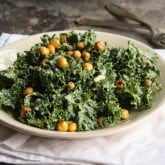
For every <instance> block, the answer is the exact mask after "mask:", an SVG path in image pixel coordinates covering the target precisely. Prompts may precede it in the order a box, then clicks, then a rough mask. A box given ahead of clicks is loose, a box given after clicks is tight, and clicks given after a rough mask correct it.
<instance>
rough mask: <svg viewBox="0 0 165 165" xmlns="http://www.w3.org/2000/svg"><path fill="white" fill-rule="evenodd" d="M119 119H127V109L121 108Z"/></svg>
mask: <svg viewBox="0 0 165 165" xmlns="http://www.w3.org/2000/svg"><path fill="white" fill-rule="evenodd" d="M121 119H122V120H128V119H129V111H128V110H127V109H122V115H121Z"/></svg>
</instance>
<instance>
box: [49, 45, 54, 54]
mask: <svg viewBox="0 0 165 165" xmlns="http://www.w3.org/2000/svg"><path fill="white" fill-rule="evenodd" d="M48 49H49V53H50V54H54V53H55V47H54V46H53V45H51V44H49V45H48Z"/></svg>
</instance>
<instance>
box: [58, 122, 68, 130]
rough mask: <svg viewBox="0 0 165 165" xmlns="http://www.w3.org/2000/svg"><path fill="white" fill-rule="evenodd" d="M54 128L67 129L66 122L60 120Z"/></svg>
mask: <svg viewBox="0 0 165 165" xmlns="http://www.w3.org/2000/svg"><path fill="white" fill-rule="evenodd" d="M56 130H57V131H62V132H66V131H68V122H67V121H65V120H60V121H59V122H58V123H57V125H56Z"/></svg>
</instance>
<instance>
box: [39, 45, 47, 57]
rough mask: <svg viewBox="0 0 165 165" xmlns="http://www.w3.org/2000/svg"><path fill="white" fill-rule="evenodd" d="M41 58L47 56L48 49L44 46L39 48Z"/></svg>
mask: <svg viewBox="0 0 165 165" xmlns="http://www.w3.org/2000/svg"><path fill="white" fill-rule="evenodd" d="M39 52H40V54H41V56H45V55H49V49H48V48H47V47H45V46H42V47H40V48H39Z"/></svg>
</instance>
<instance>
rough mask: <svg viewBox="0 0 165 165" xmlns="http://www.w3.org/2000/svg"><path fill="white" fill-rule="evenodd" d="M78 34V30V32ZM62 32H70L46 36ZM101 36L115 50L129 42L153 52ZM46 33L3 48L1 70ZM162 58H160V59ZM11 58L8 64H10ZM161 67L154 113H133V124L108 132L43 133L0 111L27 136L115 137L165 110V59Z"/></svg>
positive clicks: (7, 123)
mask: <svg viewBox="0 0 165 165" xmlns="http://www.w3.org/2000/svg"><path fill="white" fill-rule="evenodd" d="M75 31H76V30H75ZM62 32H68V31H56V32H48V33H46V34H50V35H52V34H54V33H55V34H57V35H58V34H59V33H62ZM76 32H81V33H82V32H84V31H80V30H79V31H76ZM96 33H97V40H102V41H107V42H108V43H109V45H110V46H112V47H125V48H126V47H127V46H128V41H129V40H130V41H132V42H133V43H135V44H136V45H137V46H138V47H140V48H141V49H145V50H151V51H153V50H152V49H151V48H150V47H148V46H146V45H145V44H143V43H141V42H139V41H136V40H133V39H131V38H127V37H124V36H120V35H115V34H111V33H104V32H96ZM43 34H45V33H41V34H37V35H33V36H30V37H27V38H25V39H22V40H19V41H17V42H15V43H13V44H10V45H8V46H6V47H3V48H0V56H1V57H4V58H1V60H0V67H1V68H3V63H4V62H5V63H7V65H11V64H12V61H13V60H14V59H15V55H16V53H17V52H21V51H24V50H28V49H29V48H30V47H31V46H32V45H34V44H35V43H37V42H40V36H42V35H43ZM158 56H159V55H158ZM6 57H7V59H8V60H7V61H6ZM158 67H159V69H160V71H161V76H160V81H161V83H162V87H163V88H162V91H161V92H160V93H159V94H158V96H157V97H156V99H155V101H154V105H153V107H152V108H151V109H148V110H145V111H141V112H136V113H135V112H133V113H131V114H130V120H129V121H126V122H122V123H120V124H118V125H116V126H110V127H107V128H104V129H99V130H95V131H88V132H73V133H72V132H57V131H49V130H44V129H39V128H36V127H32V126H28V125H25V124H23V123H20V122H19V121H17V120H15V119H14V118H13V117H12V116H11V115H9V114H8V113H6V112H4V111H3V110H0V122H1V123H2V124H3V125H5V126H7V127H10V128H11V129H14V130H16V131H20V132H23V133H26V134H30V135H36V136H41V137H49V138H65V139H83V138H91V137H98V136H107V135H113V134H115V133H119V132H121V131H124V130H126V129H128V128H131V127H133V126H135V125H137V124H140V123H141V122H143V121H144V120H147V119H149V118H150V117H151V116H152V115H154V114H155V112H158V111H159V110H160V109H161V108H162V107H163V106H165V90H164V87H165V74H164V73H163V72H164V71H163V70H164V67H165V58H164V57H161V56H159V60H158Z"/></svg>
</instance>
